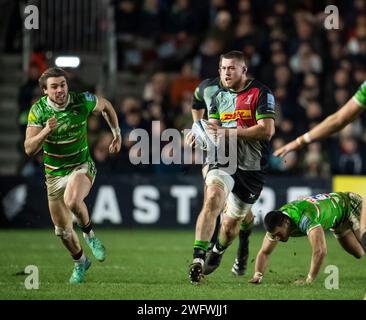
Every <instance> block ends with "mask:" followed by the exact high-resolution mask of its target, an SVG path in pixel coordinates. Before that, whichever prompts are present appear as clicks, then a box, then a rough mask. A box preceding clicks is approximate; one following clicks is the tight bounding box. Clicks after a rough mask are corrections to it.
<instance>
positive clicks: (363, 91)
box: [274, 81, 366, 250]
mask: <svg viewBox="0 0 366 320" xmlns="http://www.w3.org/2000/svg"><path fill="white" fill-rule="evenodd" d="M365 109H366V81H364V82H363V83H362V84H361V86H360V88H359V89H358V90H357V92H356V93H355V94H354V95H353V97H352V98H351V99H349V100H348V101H347V103H346V104H345V105H344V106H342V107H341V108H340V109H339V110H338V111H337V112H335V113H333V114H332V115H330V116H329V117H327V118H326V119H324V121H322V122H320V123H319V124H318V125H316V126H315V127H314V128H313V129H311V130H310V131H309V132H306V133H305V134H303V135H302V136H300V137H297V138H296V139H295V140H293V141H291V142H289V143H288V144H286V145H285V146H283V147H281V148H279V149H278V150H275V152H274V155H275V156H281V157H284V156H285V155H286V154H287V153H289V152H290V151H296V150H299V149H301V148H302V147H304V146H305V145H306V144H309V143H311V142H314V141H317V140H319V139H322V138H327V137H329V136H330V135H332V134H333V133H335V132H338V131H340V130H342V129H343V128H344V127H345V126H346V125H347V124H349V123H351V122H353V121H354V120H355V119H357V118H358V116H359V115H360V114H361V113H362V112H363V111H364V110H365ZM360 232H361V242H362V245H363V248H364V250H366V194H365V195H364V197H363V206H362V213H361V218H360Z"/></svg>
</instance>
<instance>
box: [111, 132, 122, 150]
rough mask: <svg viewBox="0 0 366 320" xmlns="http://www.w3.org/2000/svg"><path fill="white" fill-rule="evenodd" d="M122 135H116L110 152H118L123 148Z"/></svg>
mask: <svg viewBox="0 0 366 320" xmlns="http://www.w3.org/2000/svg"><path fill="white" fill-rule="evenodd" d="M121 144H122V136H121V135H120V134H118V135H116V136H115V138H114V139H113V140H112V143H111V144H110V146H109V153H118V152H119V150H121Z"/></svg>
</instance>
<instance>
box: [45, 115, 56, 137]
mask: <svg viewBox="0 0 366 320" xmlns="http://www.w3.org/2000/svg"><path fill="white" fill-rule="evenodd" d="M46 128H47V130H48V132H49V133H51V132H52V131H53V130H55V129H56V128H57V120H56V117H55V116H52V117H51V118H49V119H48V120H47V122H46Z"/></svg>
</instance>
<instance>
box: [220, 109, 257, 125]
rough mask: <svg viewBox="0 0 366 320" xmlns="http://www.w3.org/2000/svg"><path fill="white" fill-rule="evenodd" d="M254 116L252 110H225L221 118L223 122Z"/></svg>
mask: <svg viewBox="0 0 366 320" xmlns="http://www.w3.org/2000/svg"><path fill="white" fill-rule="evenodd" d="M251 118H252V111H251V110H235V111H234V112H223V113H221V114H220V120H221V121H222V122H227V121H232V120H239V119H241V120H248V119H251Z"/></svg>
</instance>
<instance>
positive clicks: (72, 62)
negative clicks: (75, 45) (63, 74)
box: [55, 56, 80, 68]
mask: <svg viewBox="0 0 366 320" xmlns="http://www.w3.org/2000/svg"><path fill="white" fill-rule="evenodd" d="M55 64H56V66H58V67H60V68H77V67H78V66H79V65H80V58H79V57H76V56H59V57H57V58H56V60H55Z"/></svg>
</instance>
